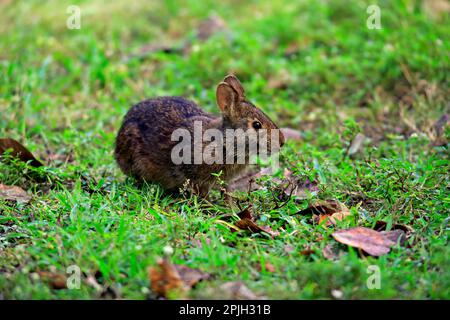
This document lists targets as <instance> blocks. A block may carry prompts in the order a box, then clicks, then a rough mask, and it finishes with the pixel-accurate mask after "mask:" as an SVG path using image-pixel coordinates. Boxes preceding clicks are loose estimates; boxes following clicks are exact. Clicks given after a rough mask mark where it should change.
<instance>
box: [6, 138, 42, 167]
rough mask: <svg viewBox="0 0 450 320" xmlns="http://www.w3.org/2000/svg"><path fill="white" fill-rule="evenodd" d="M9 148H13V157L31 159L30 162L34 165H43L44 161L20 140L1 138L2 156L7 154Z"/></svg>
mask: <svg viewBox="0 0 450 320" xmlns="http://www.w3.org/2000/svg"><path fill="white" fill-rule="evenodd" d="M7 150H11V153H10V155H11V156H12V157H14V158H17V159H19V160H21V161H23V162H28V161H29V164H30V165H31V166H33V167H42V166H43V164H42V162H40V161H39V160H37V159H36V158H35V157H34V155H33V154H32V153H31V152H30V151H29V150H28V149H27V148H25V147H24V146H23V145H22V144H21V143H20V142H18V141H16V140H14V139H10V138H5V139H0V156H1V155H3V154H5V153H6V151H7Z"/></svg>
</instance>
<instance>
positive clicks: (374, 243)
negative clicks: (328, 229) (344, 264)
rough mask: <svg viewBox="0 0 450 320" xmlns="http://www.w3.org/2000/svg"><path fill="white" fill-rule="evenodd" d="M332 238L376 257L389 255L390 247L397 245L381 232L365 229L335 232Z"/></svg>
mask: <svg viewBox="0 0 450 320" xmlns="http://www.w3.org/2000/svg"><path fill="white" fill-rule="evenodd" d="M332 236H333V238H334V239H335V240H336V241H338V242H340V243H343V244H346V245H348V246H351V247H355V248H360V249H362V250H363V251H365V252H367V253H368V254H370V255H372V256H376V257H378V256H382V255H385V254H387V253H388V252H389V251H390V247H392V246H393V245H395V244H396V242H394V241H392V240H391V239H389V237H387V236H386V235H384V234H382V233H381V232H378V231H375V230H372V229H368V228H364V227H356V228H351V229H345V230H339V231H336V232H334V233H333V234H332Z"/></svg>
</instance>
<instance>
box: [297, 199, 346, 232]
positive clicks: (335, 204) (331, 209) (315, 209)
mask: <svg viewBox="0 0 450 320" xmlns="http://www.w3.org/2000/svg"><path fill="white" fill-rule="evenodd" d="M298 214H301V215H306V214H313V218H315V219H313V220H314V221H315V222H316V223H318V224H321V223H323V222H324V221H326V222H325V225H326V226H330V225H336V221H342V220H343V219H344V218H345V217H347V216H349V215H350V211H349V210H348V208H347V206H346V205H345V204H343V203H342V202H339V201H338V200H325V201H323V200H319V201H316V202H314V203H313V204H312V205H310V206H309V207H308V208H306V209H304V210H301V211H300V212H298Z"/></svg>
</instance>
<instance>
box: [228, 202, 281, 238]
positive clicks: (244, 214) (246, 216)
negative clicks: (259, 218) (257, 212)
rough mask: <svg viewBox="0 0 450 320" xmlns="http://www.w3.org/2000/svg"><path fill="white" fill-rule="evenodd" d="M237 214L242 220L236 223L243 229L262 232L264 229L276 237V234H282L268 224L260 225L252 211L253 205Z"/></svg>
mask: <svg viewBox="0 0 450 320" xmlns="http://www.w3.org/2000/svg"><path fill="white" fill-rule="evenodd" d="M237 215H238V217H239V218H240V220H238V221H236V222H235V224H234V225H235V226H236V227H238V228H239V229H241V230H248V231H250V232H251V233H261V232H263V231H264V232H266V233H268V234H270V235H271V236H272V237H276V236H279V235H280V233H279V232H277V231H273V230H272V229H271V228H270V227H268V226H258V225H257V224H256V222H255V221H254V219H253V215H252V212H251V206H249V207H248V208H246V209H244V210H243V211H241V212H239V213H238V214H237Z"/></svg>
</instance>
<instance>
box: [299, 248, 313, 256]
mask: <svg viewBox="0 0 450 320" xmlns="http://www.w3.org/2000/svg"><path fill="white" fill-rule="evenodd" d="M313 253H316V251H314V250H313V249H310V248H306V249H303V250H302V251H300V254H301V255H303V256H307V257H308V256H310V255H312V254H313Z"/></svg>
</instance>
